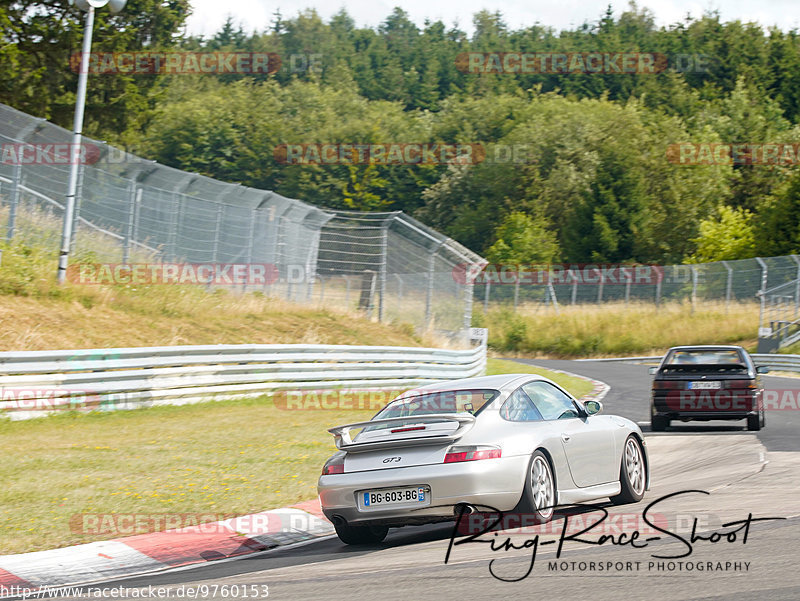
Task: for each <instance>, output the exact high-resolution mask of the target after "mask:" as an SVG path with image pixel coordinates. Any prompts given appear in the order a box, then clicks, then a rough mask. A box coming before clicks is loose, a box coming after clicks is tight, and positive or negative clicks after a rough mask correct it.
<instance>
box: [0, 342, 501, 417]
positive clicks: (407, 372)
mask: <svg viewBox="0 0 800 601" xmlns="http://www.w3.org/2000/svg"><path fill="white" fill-rule="evenodd" d="M485 367H486V346H485V345H481V346H478V347H475V348H472V349H468V350H448V349H435V348H413V347H392V346H381V347H375V346H346V345H303V344H244V345H218V346H214V345H209V346H171V347H152V348H146V347H143V348H116V349H90V350H72V351H25V352H0V415H6V416H8V417H11V418H12V419H26V418H30V417H38V416H40V415H46V414H47V413H48V412H49V411H52V410H58V409H62V410H63V409H65V408H70V407H73V406H74V407H76V408H81V407H89V408H91V407H95V406H96V407H97V408H100V409H106V410H108V409H133V408H138V407H143V406H152V405H164V404H183V403H190V402H198V401H201V400H207V399H210V398H219V397H225V398H230V397H235V396H256V395H260V394H264V393H268V392H274V391H278V390H289V389H292V390H294V389H303V390H309V389H322V388H325V389H330V388H348V389H356V388H361V389H364V388H368V389H371V390H378V389H381V390H387V389H398V388H403V387H406V388H412V387H414V386H416V385H419V384H423V383H426V382H434V381H438V380H450V379H458V378H466V377H470V376H476V375H480V374H482V373H483V372H484V370H485Z"/></svg>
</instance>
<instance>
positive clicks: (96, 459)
mask: <svg viewBox="0 0 800 601" xmlns="http://www.w3.org/2000/svg"><path fill="white" fill-rule="evenodd" d="M508 372H512V373H539V374H542V375H545V376H547V377H550V378H551V379H553V380H554V381H556V382H558V383H559V384H561V385H563V386H565V387H566V388H567V389H568V390H569V391H570V392H572V393H573V394H575V395H576V396H582V395H583V394H586V393H587V392H589V391H590V390H591V388H592V386H591V384H589V383H587V382H586V381H585V380H581V379H578V378H573V377H570V376H565V375H563V374H557V373H553V372H548V371H547V370H543V369H539V368H533V367H530V366H526V365H522V364H519V363H515V362H513V361H503V360H499V359H490V360H489V365H488V369H487V373H490V374H494V373H508ZM373 414H374V411H373V410H360V411H359V410H351V411H347V410H306V411H299V410H286V409H280V408H278V407H276V406H275V404H273V402H272V401H271V400H270V399H269V398H267V397H259V398H257V399H247V400H229V401H217V402H211V403H202V404H197V405H184V406H179V407H154V408H147V409H138V410H133V411H117V412H107V413H99V412H94V413H70V414H61V415H55V416H52V417H46V418H41V419H35V420H29V421H17V422H10V421H4V420H0V440H2V446H3V449H4V451H3V461H2V462H0V481H2V482H3V483H4V486H3V487H2V490H0V554H8V553H22V552H27V551H37V550H42V549H46V548H52V547H59V546H66V545H72V544H78V543H85V542H89V541H92V540H101V539H104V538H115V537H116V536H115V535H114V534H109V535H107V536H97V535H84V534H80V533H76V532H72V530H71V528H70V519H71V518H73V516H76V515H78V514H81V513H94V514H104V513H111V512H115V513H135V514H163V513H208V512H214V513H217V514H224V515H232V514H236V515H243V514H248V513H253V512H256V511H262V510H265V509H270V508H275V507H282V506H285V505H291V504H293V503H297V502H299V501H304V500H308V499H313V498H315V497H316V482H317V477H318V475H319V472H320V468H321V466H322V464H323V463H324V461H325V459H327V457H328V456H329V455H330V454H331V453H332V452H333V451H334V446H333V438H332V437H331V436H330V434H328V432H327V431H326V429H327V428H330V427H331V426H334V425H337V424H341V423H347V422H354V421H359V420H364V419H369V418H370V417H372V415H373Z"/></svg>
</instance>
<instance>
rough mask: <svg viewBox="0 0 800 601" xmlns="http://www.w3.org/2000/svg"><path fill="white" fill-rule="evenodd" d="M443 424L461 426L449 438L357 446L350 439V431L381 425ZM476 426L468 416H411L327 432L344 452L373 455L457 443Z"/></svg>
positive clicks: (473, 418)
mask: <svg viewBox="0 0 800 601" xmlns="http://www.w3.org/2000/svg"><path fill="white" fill-rule="evenodd" d="M443 422H458V427H457V428H456V430H455V431H454V432H452V433H450V434H434V435H432V436H415V437H413V438H406V439H402V438H401V439H394V440H380V441H370V442H363V443H357V442H353V439H352V437H351V436H350V431H351V430H358V429H359V428H365V427H367V426H379V425H387V426H388V425H392V426H394V425H397V426H403V425H409V424H413V425H419V424H434V423H443ZM474 423H475V416H474V415H470V414H469V413H431V414H430V415H417V416H414V415H410V416H407V417H388V418H385V419H373V420H370V421H366V422H356V423H354V424H346V425H344V426H336V427H335V428H330V429H328V432H330V433H331V434H333V437H334V442H335V443H336V448H337V449H340V450H342V451H350V452H354V453H360V452H363V451H374V450H377V449H382V448H387V447H404V446H417V445H424V444H441V443H443V442H452V441H455V440H457V439H459V438H461V436H462V435H463V434H464V433H465V432H466V431H467V430H469V429H470V428H471V427H472V426H473V424H474Z"/></svg>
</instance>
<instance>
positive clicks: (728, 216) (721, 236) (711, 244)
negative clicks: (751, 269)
mask: <svg viewBox="0 0 800 601" xmlns="http://www.w3.org/2000/svg"><path fill="white" fill-rule="evenodd" d="M693 242H694V243H695V244H696V245H697V250H696V251H695V252H694V254H693V255H692V256H690V257H687V258H686V261H687V262H689V263H707V262H710V261H734V260H736V259H749V258H751V257H754V256H755V252H756V238H755V228H754V226H753V214H752V213H751V212H750V211H747V210H746V209H741V208H740V209H735V208H732V207H729V206H726V205H720V206H719V207H717V216H716V217H711V218H709V219H704V220H703V221H702V222H701V223H700V235H699V236H698V237H697V238H695V239H694V240H693Z"/></svg>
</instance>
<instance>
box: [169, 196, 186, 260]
mask: <svg viewBox="0 0 800 601" xmlns="http://www.w3.org/2000/svg"><path fill="white" fill-rule="evenodd" d="M172 199H173V201H172V212H171V213H170V219H169V234H168V237H169V243H168V245H167V248H169V251H168V252H169V256H170V257H171V258H172V260H173V261H176V262H177V260H178V228H179V227H180V222H181V216H182V215H181V213H182V209H183V194H181V193H180V192H173V193H172Z"/></svg>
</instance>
